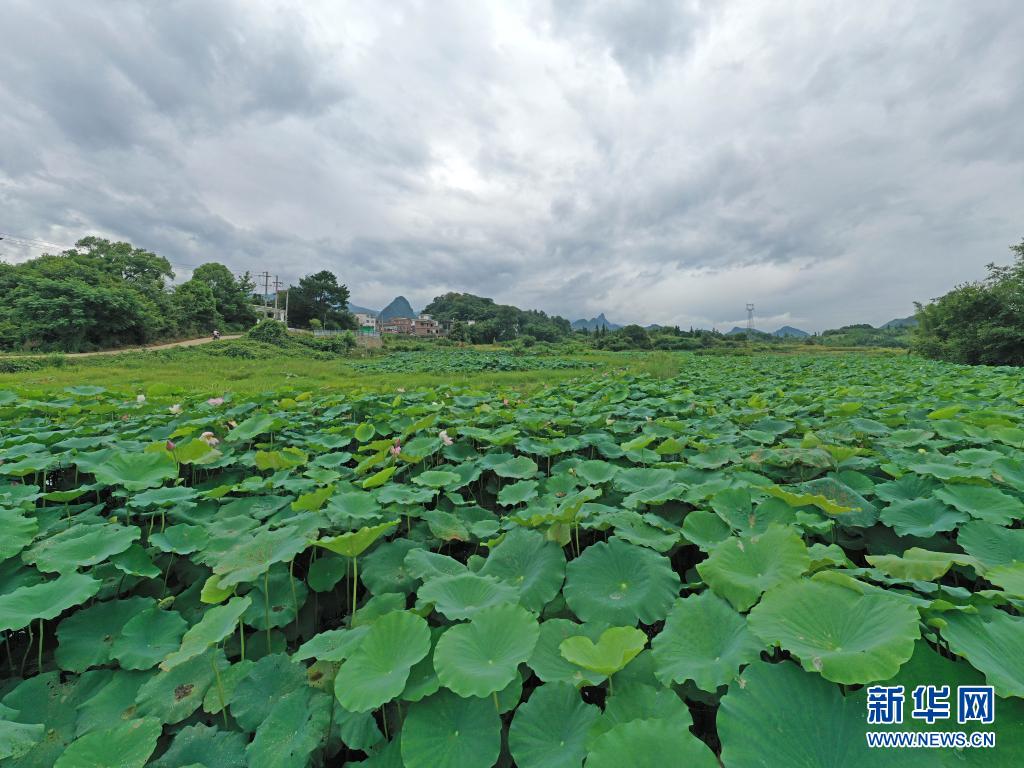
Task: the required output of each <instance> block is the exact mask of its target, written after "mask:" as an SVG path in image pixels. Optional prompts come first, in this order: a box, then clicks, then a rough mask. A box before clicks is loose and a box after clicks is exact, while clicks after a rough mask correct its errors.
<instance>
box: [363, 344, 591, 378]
mask: <svg viewBox="0 0 1024 768" xmlns="http://www.w3.org/2000/svg"><path fill="white" fill-rule="evenodd" d="M594 365H595V363H593V362H589V361H586V360H580V359H578V358H566V357H560V356H557V355H545V356H542V355H530V354H526V355H523V354H520V355H513V354H509V353H507V352H483V351H479V350H451V351H437V350H430V351H421V352H395V353H393V354H391V355H388V356H387V357H383V358H380V359H378V360H370V361H367V362H355V363H352V367H353V368H355V369H356V370H358V371H374V372H377V373H478V372H480V371H560V370H565V369H569V368H591V367H594Z"/></svg>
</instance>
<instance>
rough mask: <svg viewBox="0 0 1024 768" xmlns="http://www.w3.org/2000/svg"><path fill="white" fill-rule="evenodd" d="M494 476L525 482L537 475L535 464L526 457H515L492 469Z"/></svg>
mask: <svg viewBox="0 0 1024 768" xmlns="http://www.w3.org/2000/svg"><path fill="white" fill-rule="evenodd" d="M493 470H494V474H496V475H497V476H498V477H511V478H515V479H517V480H526V479H527V478H530V477H533V476H534V475H535V474H537V463H536V462H535V461H534V460H533V459H530V458H527V457H526V456H516V457H515V458H513V459H508V460H507V461H503V462H502V463H501V464H497V465H495V466H494V467H493Z"/></svg>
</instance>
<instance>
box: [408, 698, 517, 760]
mask: <svg viewBox="0 0 1024 768" xmlns="http://www.w3.org/2000/svg"><path fill="white" fill-rule="evenodd" d="M501 727H502V726H501V719H500V718H499V716H498V713H497V711H495V708H494V703H493V702H492V701H491V700H490V699H479V698H469V699H464V698H462V697H460V696H456V695H455V694H454V693H452V692H451V691H448V690H440V691H438V692H437V693H435V694H434V695H433V696H430V697H428V698H426V699H423V700H422V701H419V702H416V703H415V704H412V705H410V707H409V714H408V715H407V716H406V718H405V723H404V724H403V725H402V735H401V749H402V761H403V763H404V765H405V768H490V766H493V765H494V763H495V761H496V760H497V759H498V753H499V752H500V751H501Z"/></svg>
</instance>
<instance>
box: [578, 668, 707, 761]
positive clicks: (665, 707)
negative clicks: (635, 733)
mask: <svg viewBox="0 0 1024 768" xmlns="http://www.w3.org/2000/svg"><path fill="white" fill-rule="evenodd" d="M640 658H643V656H641V657H640ZM627 670H628V668H627ZM623 677H625V675H623ZM656 682H657V681H656V680H654V678H653V676H652V677H651V683H652V684H651V685H648V684H646V683H642V682H636V681H629V680H620V682H619V683H618V684H617V687H616V688H615V692H614V693H613V694H612V695H611V696H609V697H608V698H607V699H605V705H604V713H603V714H602V715H601V717H600V719H599V720H598V721H597V722H596V723H595V724H594V725H593V727H592V728H591V729H590V733H589V734H587V745H588V746H590V745H592V744H593V743H594V741H595V740H596V739H597V738H598V737H599V736H601V734H603V733H607V732H608V731H610V730H611V729H612V728H614V727H615V726H617V725H622V724H623V723H632V722H633V721H634V720H668V721H669V722H671V723H672V724H673V725H674V726H676V727H677V728H679V729H680V730H685V729H687V728H689V727H690V726H692V725H693V718H692V717H691V716H690V710H689V709H688V708H687V706H686V702H684V701H683V700H682V699H681V698H680V697H679V695H678V694H677V693H676V692H675V691H674V690H672V689H671V688H660V687H659V688H655V687H654V683H656Z"/></svg>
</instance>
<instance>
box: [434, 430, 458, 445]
mask: <svg viewBox="0 0 1024 768" xmlns="http://www.w3.org/2000/svg"><path fill="white" fill-rule="evenodd" d="M437 436H438V437H440V438H441V442H442V443H444V444H445V445H451V444H452V443H454V442H455V441H454V440H452V439H451V438H450V437H448V430H447V429H442V430H441V431H440V432H438V433H437Z"/></svg>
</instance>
